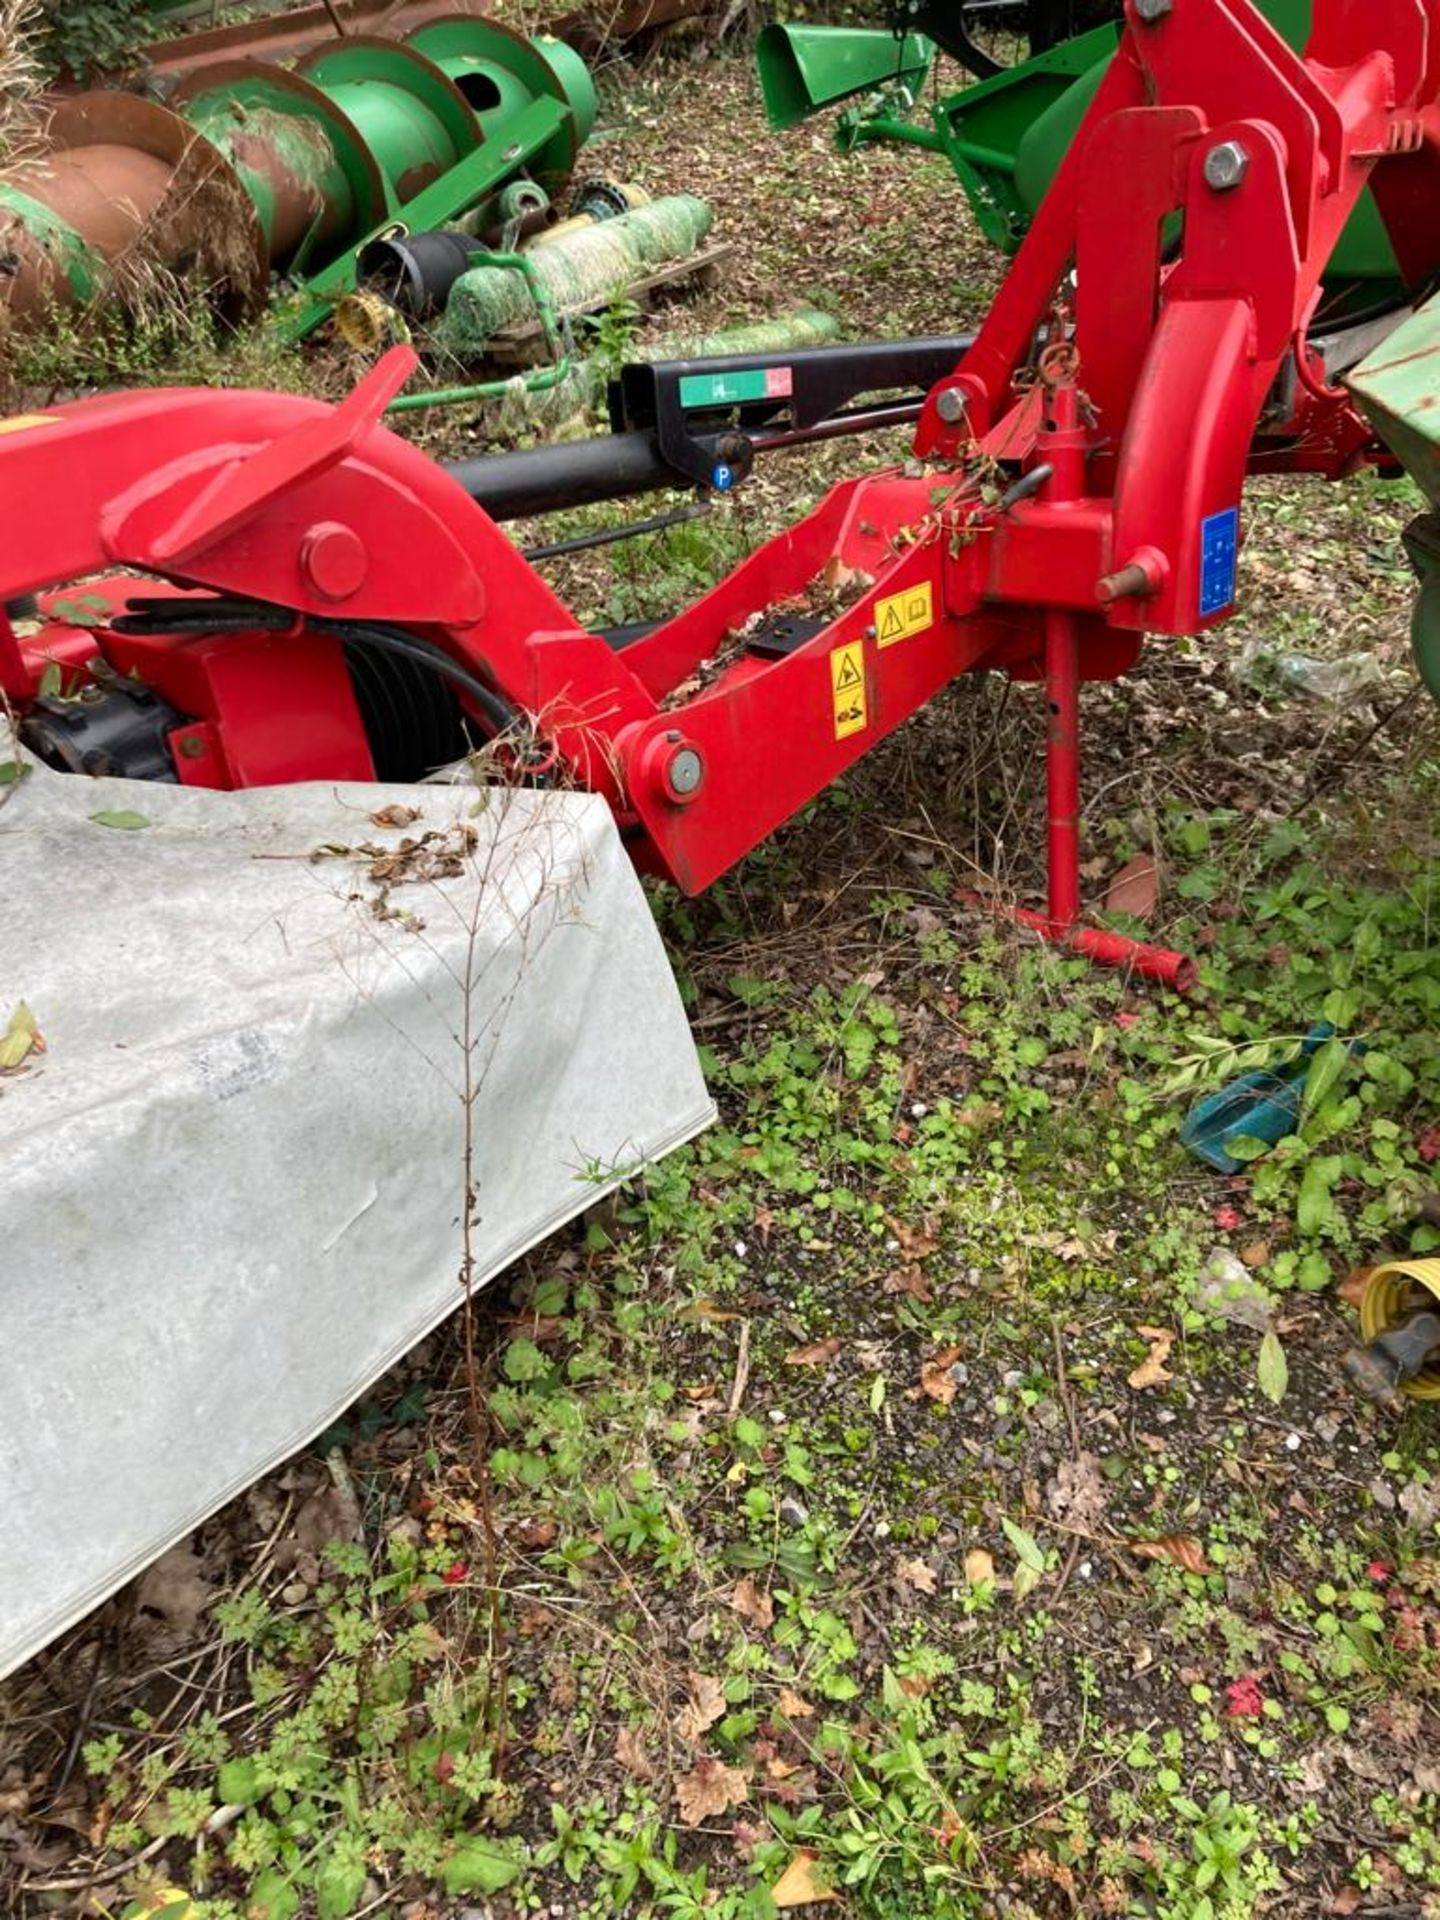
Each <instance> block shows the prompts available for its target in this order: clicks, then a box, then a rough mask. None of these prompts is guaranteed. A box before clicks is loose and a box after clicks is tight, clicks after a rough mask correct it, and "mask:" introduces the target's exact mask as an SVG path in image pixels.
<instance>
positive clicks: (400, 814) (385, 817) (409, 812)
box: [370, 800, 420, 827]
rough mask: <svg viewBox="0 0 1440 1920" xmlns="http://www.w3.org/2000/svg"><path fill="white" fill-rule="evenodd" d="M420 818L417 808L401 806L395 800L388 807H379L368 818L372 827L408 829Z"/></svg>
mask: <svg viewBox="0 0 1440 1920" xmlns="http://www.w3.org/2000/svg"><path fill="white" fill-rule="evenodd" d="M419 818H420V809H419V807H406V806H402V805H401V803H400V802H399V801H398V800H397V801H395V802H394V803H393V804H392V805H390V806H388V807H380V808H379V809H378V810H377V811H376V812H374V813H372V814H371V816H370V824H371V826H372V827H408V826H409V825H410V824H411V823H412V822H413V821H415V820H418V819H419Z"/></svg>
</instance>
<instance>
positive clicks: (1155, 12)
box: [1135, 0, 1175, 27]
mask: <svg viewBox="0 0 1440 1920" xmlns="http://www.w3.org/2000/svg"><path fill="white" fill-rule="evenodd" d="M1174 4H1175V0H1135V11H1136V13H1138V14H1139V16H1140V18H1141V19H1142V20H1143V21H1144V22H1145V24H1146V26H1147V27H1153V26H1154V24H1155V22H1156V21H1157V20H1163V19H1164V18H1165V16H1166V14H1167V13H1169V12H1170V10H1171V8H1172V7H1173V6H1174Z"/></svg>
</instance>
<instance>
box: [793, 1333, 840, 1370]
mask: <svg viewBox="0 0 1440 1920" xmlns="http://www.w3.org/2000/svg"><path fill="white" fill-rule="evenodd" d="M840 1347H841V1341H840V1338H839V1336H838V1335H837V1334H833V1333H832V1334H831V1335H830V1337H829V1338H828V1339H827V1340H812V1341H811V1343H810V1345H809V1346H808V1347H793V1348H792V1349H791V1350H790V1352H789V1353H787V1354H786V1356H785V1364H786V1366H787V1367H824V1366H828V1365H829V1363H830V1362H831V1361H832V1360H833V1359H834V1358H835V1356H836V1354H837V1353H839V1351H840Z"/></svg>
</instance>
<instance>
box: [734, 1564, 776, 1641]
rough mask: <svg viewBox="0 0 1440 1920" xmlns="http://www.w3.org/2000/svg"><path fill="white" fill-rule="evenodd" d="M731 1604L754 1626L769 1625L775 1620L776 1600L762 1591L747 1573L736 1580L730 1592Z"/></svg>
mask: <svg viewBox="0 0 1440 1920" xmlns="http://www.w3.org/2000/svg"><path fill="white" fill-rule="evenodd" d="M730 1605H731V1606H732V1607H733V1608H734V1609H735V1611H736V1613H738V1614H739V1616H740V1618H741V1619H742V1620H748V1621H749V1622H750V1624H751V1626H752V1627H761V1628H764V1627H769V1626H773V1625H774V1622H775V1602H774V1601H773V1600H772V1599H771V1598H770V1596H769V1594H768V1593H761V1591H760V1589H759V1588H758V1587H757V1586H756V1584H755V1582H754V1581H753V1580H752V1579H751V1577H750V1575H749V1574H748V1573H747V1574H745V1575H744V1576H743V1577H742V1578H741V1579H739V1580H737V1581H736V1582H735V1585H734V1587H733V1588H732V1589H731V1592H730Z"/></svg>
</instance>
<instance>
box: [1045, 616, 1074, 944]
mask: <svg viewBox="0 0 1440 1920" xmlns="http://www.w3.org/2000/svg"><path fill="white" fill-rule="evenodd" d="M1045 706H1046V713H1045V802H1046V817H1047V824H1048V827H1049V865H1050V915H1049V924H1048V925H1047V927H1046V929H1045V931H1046V933H1047V934H1048V935H1049V937H1050V938H1051V939H1052V940H1063V939H1064V938H1065V937H1066V935H1067V934H1068V933H1069V931H1070V929H1071V928H1072V927H1073V926H1074V924H1075V922H1076V921H1077V920H1078V919H1079V918H1080V643H1079V640H1078V638H1077V637H1076V633H1075V621H1074V619H1073V617H1072V616H1071V615H1070V614H1069V613H1067V612H1065V611H1064V610H1063V609H1062V608H1059V607H1051V608H1049V609H1047V611H1046V614H1045Z"/></svg>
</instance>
